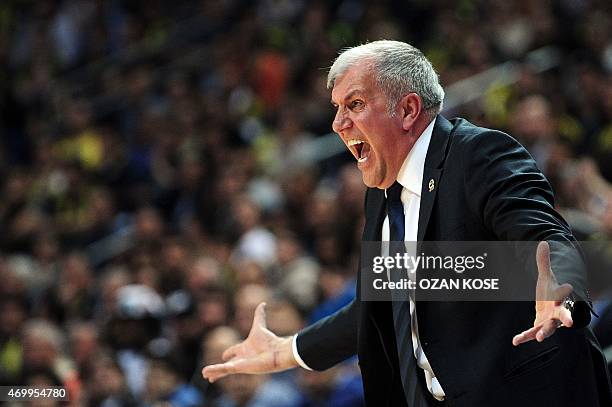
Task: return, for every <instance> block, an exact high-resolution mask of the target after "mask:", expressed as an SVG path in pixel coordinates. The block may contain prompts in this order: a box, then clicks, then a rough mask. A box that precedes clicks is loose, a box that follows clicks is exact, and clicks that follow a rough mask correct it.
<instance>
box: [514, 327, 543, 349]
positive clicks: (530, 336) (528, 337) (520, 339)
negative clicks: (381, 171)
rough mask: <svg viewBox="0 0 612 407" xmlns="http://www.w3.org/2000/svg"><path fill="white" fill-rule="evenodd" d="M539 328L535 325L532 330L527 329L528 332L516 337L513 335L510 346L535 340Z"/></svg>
mask: <svg viewBox="0 0 612 407" xmlns="http://www.w3.org/2000/svg"><path fill="white" fill-rule="evenodd" d="M541 327H542V325H536V326H534V327H533V328H529V329H528V330H526V331H523V332H521V333H520V334H518V335H515V336H514V338H512V344H513V345H514V346H518V345H520V344H521V343H525V342H529V341H532V340H534V339H535V338H536V333H537V332H538V331H539V330H540V328H541Z"/></svg>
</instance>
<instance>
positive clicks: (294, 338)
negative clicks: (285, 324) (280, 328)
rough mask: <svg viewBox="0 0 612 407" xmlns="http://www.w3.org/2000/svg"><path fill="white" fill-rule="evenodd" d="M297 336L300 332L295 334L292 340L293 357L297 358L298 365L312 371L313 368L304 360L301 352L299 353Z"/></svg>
mask: <svg viewBox="0 0 612 407" xmlns="http://www.w3.org/2000/svg"><path fill="white" fill-rule="evenodd" d="M297 337H298V334H295V335H293V340H292V341H291V349H292V350H293V358H294V359H295V361H296V362H298V365H300V366H301V367H303V368H304V369H306V370H310V371H312V369H311V368H310V367H309V366H308V365H307V364H306V363H305V362H304V361H303V360H302V358H301V357H300V354H299V353H298V350H297Z"/></svg>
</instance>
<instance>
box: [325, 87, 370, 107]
mask: <svg viewBox="0 0 612 407" xmlns="http://www.w3.org/2000/svg"><path fill="white" fill-rule="evenodd" d="M358 93H363V90H362V89H359V88H358V89H353V90H352V91H350V92H349V93H348V95H346V96H345V97H344V100H348V99H350V98H352V97H353V96H355V95H356V94H358ZM330 103H331V104H332V106H336V102H334V100H333V99H332V100H331V101H330Z"/></svg>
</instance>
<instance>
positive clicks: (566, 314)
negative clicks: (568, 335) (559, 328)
mask: <svg viewBox="0 0 612 407" xmlns="http://www.w3.org/2000/svg"><path fill="white" fill-rule="evenodd" d="M555 314H556V315H555V319H557V320H559V321H561V323H562V324H563V326H564V327H566V328H570V327H571V326H572V325H574V320H573V319H572V313H571V312H570V310H568V309H567V308H565V307H563V306H558V307H557V308H556V309H555Z"/></svg>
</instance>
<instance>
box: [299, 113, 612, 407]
mask: <svg viewBox="0 0 612 407" xmlns="http://www.w3.org/2000/svg"><path fill="white" fill-rule="evenodd" d="M431 179H434V180H435V185H436V188H435V189H434V190H433V191H431V192H430V191H429V188H428V183H429V180H431ZM365 214H366V223H365V228H364V233H363V240H364V241H375V240H380V236H381V230H382V223H383V220H384V217H385V198H384V191H382V190H379V189H368V190H367V193H366V200H365ZM573 239H574V238H573V236H572V234H571V231H570V229H569V227H568V225H567V224H566V222H565V221H564V220H563V219H562V218H561V216H560V215H559V214H558V213H557V212H556V211H555V210H554V209H553V194H552V191H551V188H550V185H549V183H548V182H547V180H546V179H545V177H544V176H543V175H542V173H541V171H540V170H539V169H538V168H537V166H536V164H535V162H534V160H533V159H532V157H531V156H530V155H529V153H528V152H527V151H526V150H525V149H524V148H523V147H522V146H521V145H520V144H519V143H518V142H517V141H516V140H514V139H513V138H511V137H510V136H508V135H506V134H504V133H502V132H499V131H494V130H489V129H484V128H479V127H476V126H474V125H472V124H471V123H469V122H467V121H465V120H463V119H454V120H452V121H448V120H446V119H445V118H444V117H442V116H438V117H437V120H436V123H435V126H434V131H433V134H432V138H431V142H430V145H429V149H428V152H427V157H426V160H425V169H424V176H423V187H422V194H421V206H420V213H419V223H418V240H419V241H439V240H455V241H462V240H480V241H490V240H510V241H525V240H529V241H540V240H561V241H570V242H571V241H573ZM519 255H520V254H519ZM531 256H533V253H532V254H531ZM531 258H532V259H534V261H535V257H531ZM552 261H553V270H555V274H556V275H557V274H558V272H559V271H561V277H559V275H557V277H558V279H559V280H560V281H561V282H571V283H572V284H573V286H574V287H575V289H576V292H577V294H578V296H580V297H582V298H584V299H585V300H586V299H587V298H588V296H587V294H586V292H585V290H584V287H585V281H584V274H583V272H582V271H581V270H572V269H571V268H570V269H567V267H566V268H564V265H563V264H555V259H554V258H553V259H552ZM530 289H533V290H535V287H532V288H530ZM359 295H360V293H359V285H358V292H357V299H356V300H355V301H353V302H352V303H351V304H349V305H348V306H346V307H345V308H343V309H341V310H340V311H339V312H337V313H336V314H334V315H332V316H330V317H328V318H326V319H324V320H322V321H320V322H318V323H316V324H314V325H311V326H309V327H307V328H305V329H304V330H303V331H301V332H300V333H299V335H298V337H297V346H298V352H299V354H300V356H301V357H302V359H303V360H304V361H305V362H306V364H308V365H309V366H310V367H312V368H314V369H317V370H323V369H327V368H329V367H331V366H333V365H334V364H336V363H338V362H340V361H341V360H344V359H345V358H347V357H349V356H351V355H354V354H355V353H357V354H358V356H359V365H360V368H361V373H362V377H363V384H364V389H365V397H366V403H367V405H368V406H372V407H379V406H392V407H398V406H406V401H405V399H404V393H403V391H402V387H401V382H400V374H399V371H398V369H399V364H398V358H397V351H396V343H395V333H394V328H393V321H392V311H391V306H390V303H389V302H369V301H361V300H360V299H359ZM584 304H586V302H585V303H583V305H584ZM417 315H418V320H419V337H420V341H421V344H422V345H423V347H424V350H425V354H426V355H427V358H428V360H429V362H430V364H431V366H432V368H433V370H434V372H435V373H436V377H437V378H438V380H439V381H440V384H441V385H442V388H443V389H444V392H445V393H446V402H447V405H452V406H465V407H479V406H482V407H493V406H495V407H497V406H542V405H550V406H553V405H554V406H568V407H569V406H572V407H574V406H589V407H595V406H602V407H603V406H612V391H611V389H610V381H609V380H610V379H609V377H608V375H607V369H606V368H605V366H606V364H605V359H604V358H603V354H602V353H601V350H600V347H599V345H598V344H597V341H596V340H595V338H594V336H593V335H592V333H591V332H590V331H589V330H588V328H585V327H584V326H585V325H586V324H587V323H588V321H589V317H590V314H589V310H588V308H587V307H585V306H582V307H579V308H578V310H577V311H576V313H575V315H574V320H575V322H576V324H575V328H573V329H559V330H557V332H556V333H555V334H554V335H553V336H551V337H550V338H548V339H546V340H545V341H544V342H542V343H538V342H536V341H531V342H528V343H525V344H523V345H520V346H518V347H514V346H513V345H512V338H513V336H514V335H515V334H517V333H519V332H522V331H523V330H525V329H527V328H528V327H530V326H531V325H532V324H533V320H534V317H535V311H534V306H533V303H532V302H494V303H492V302H452V303H451V302H419V301H418V299H417Z"/></svg>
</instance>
